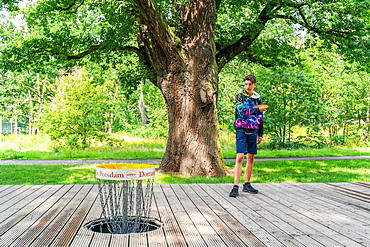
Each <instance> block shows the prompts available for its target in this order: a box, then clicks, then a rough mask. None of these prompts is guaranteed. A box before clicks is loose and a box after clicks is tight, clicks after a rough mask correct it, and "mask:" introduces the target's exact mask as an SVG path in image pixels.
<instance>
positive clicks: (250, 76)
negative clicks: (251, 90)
mask: <svg viewBox="0 0 370 247" xmlns="http://www.w3.org/2000/svg"><path fill="white" fill-rule="evenodd" d="M247 80H248V81H251V82H252V83H256V76H255V75H247V76H246V77H245V78H244V81H247Z"/></svg>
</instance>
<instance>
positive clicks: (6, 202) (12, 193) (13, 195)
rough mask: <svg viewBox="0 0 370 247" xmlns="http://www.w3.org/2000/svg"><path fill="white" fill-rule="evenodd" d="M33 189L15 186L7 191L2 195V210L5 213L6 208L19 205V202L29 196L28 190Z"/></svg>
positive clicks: (0, 207)
mask: <svg viewBox="0 0 370 247" xmlns="http://www.w3.org/2000/svg"><path fill="white" fill-rule="evenodd" d="M30 188H32V187H31V186H14V188H10V189H8V190H6V191H3V192H7V193H2V194H0V198H1V202H0V210H1V211H3V210H4V209H5V208H7V207H9V206H11V205H13V204H15V203H17V201H19V200H21V199H22V198H24V197H26V196H28V194H29V193H28V192H27V191H28V190H29V189H30Z"/></svg>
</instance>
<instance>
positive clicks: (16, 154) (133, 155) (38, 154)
mask: <svg viewBox="0 0 370 247" xmlns="http://www.w3.org/2000/svg"><path fill="white" fill-rule="evenodd" d="M164 150H165V147H151V146H150V145H148V144H145V143H144V144H142V145H129V146H126V147H121V148H104V149H102V148H100V149H97V148H90V149H87V150H68V149H65V150H59V151H38V150H31V151H16V150H2V151H1V153H0V160H38V159H46V160H47V159H50V160H56V159H61V160H69V159H161V158H162V157H163V153H164ZM346 155H360V156H361V155H370V148H323V149H299V150H259V151H258V155H257V156H256V157H259V158H285V157H323V156H346ZM223 156H224V158H235V151H227V150H224V152H223Z"/></svg>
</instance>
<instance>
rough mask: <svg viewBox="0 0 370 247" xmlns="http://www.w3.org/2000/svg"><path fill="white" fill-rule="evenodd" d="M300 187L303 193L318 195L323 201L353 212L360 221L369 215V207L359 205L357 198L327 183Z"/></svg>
mask: <svg viewBox="0 0 370 247" xmlns="http://www.w3.org/2000/svg"><path fill="white" fill-rule="evenodd" d="M300 189H301V190H303V191H302V193H306V194H309V195H310V196H313V197H316V196H317V197H319V198H320V199H321V201H323V202H325V203H327V204H329V205H333V206H335V207H338V208H341V209H343V210H345V211H346V212H347V214H349V213H350V214H352V215H353V217H355V218H358V219H359V221H363V220H364V219H366V218H367V217H369V209H368V207H364V206H361V205H359V201H358V200H356V199H352V198H350V197H344V196H343V195H342V194H340V193H338V191H337V190H336V189H335V188H334V187H332V186H329V185H327V184H310V186H300Z"/></svg>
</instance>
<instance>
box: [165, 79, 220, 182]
mask: <svg viewBox="0 0 370 247" xmlns="http://www.w3.org/2000/svg"><path fill="white" fill-rule="evenodd" d="M191 77H192V76H191ZM193 78H196V77H193ZM182 82H183V83H175V80H171V81H164V82H163V84H166V85H167V87H163V88H162V89H163V90H162V92H163V95H164V97H165V99H166V104H167V110H168V121H169V131H168V140H167V147H166V152H165V155H164V157H163V159H162V163H161V166H160V169H161V170H163V171H164V172H179V173H180V174H182V175H184V176H187V177H195V176H224V175H226V169H225V168H224V165H223V158H222V154H221V147H220V144H219V143H220V142H219V130H218V128H219V126H218V120H217V112H216V93H217V90H216V84H215V82H213V83H212V82H211V81H203V82H201V83H199V81H197V80H191V79H190V78H183V80H182Z"/></svg>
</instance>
